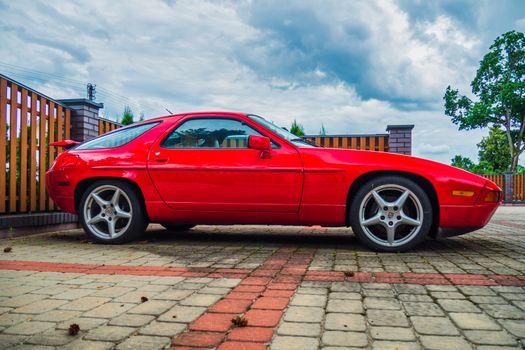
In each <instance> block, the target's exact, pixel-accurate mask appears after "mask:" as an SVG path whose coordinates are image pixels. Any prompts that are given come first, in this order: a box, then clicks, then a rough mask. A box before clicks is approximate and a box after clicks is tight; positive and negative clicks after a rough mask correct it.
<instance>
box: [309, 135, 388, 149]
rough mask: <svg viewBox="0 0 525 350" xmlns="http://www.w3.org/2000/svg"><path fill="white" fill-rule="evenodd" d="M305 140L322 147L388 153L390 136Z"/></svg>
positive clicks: (324, 137)
mask: <svg viewBox="0 0 525 350" xmlns="http://www.w3.org/2000/svg"><path fill="white" fill-rule="evenodd" d="M303 138H304V139H305V140H308V141H310V142H313V143H315V144H316V145H317V146H321V147H333V148H347V149H359V150H368V151H379V152H388V135H386V134H385V135H327V136H320V135H306V136H303Z"/></svg>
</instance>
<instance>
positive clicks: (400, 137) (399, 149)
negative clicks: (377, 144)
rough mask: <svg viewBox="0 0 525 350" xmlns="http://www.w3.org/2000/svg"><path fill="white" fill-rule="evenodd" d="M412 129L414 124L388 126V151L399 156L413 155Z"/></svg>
mask: <svg viewBox="0 0 525 350" xmlns="http://www.w3.org/2000/svg"><path fill="white" fill-rule="evenodd" d="M412 129H414V124H408V125H387V127H386V131H388V151H389V152H392V153H399V154H406V155H411V154H412Z"/></svg>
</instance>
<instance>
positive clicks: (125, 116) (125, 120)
mask: <svg viewBox="0 0 525 350" xmlns="http://www.w3.org/2000/svg"><path fill="white" fill-rule="evenodd" d="M120 123H121V124H122V125H129V124H133V123H134V120H133V111H132V110H131V108H130V107H129V106H126V107H124V113H122V119H121V120H120Z"/></svg>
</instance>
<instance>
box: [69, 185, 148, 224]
mask: <svg viewBox="0 0 525 350" xmlns="http://www.w3.org/2000/svg"><path fill="white" fill-rule="evenodd" d="M99 180H118V181H122V182H125V183H127V184H129V185H130V186H131V187H132V188H133V190H134V191H135V193H136V194H137V195H138V196H139V198H140V200H141V204H142V209H143V210H144V215H145V216H146V218H147V219H148V220H149V216H148V211H147V210H146V203H145V200H144V194H143V193H142V190H141V189H140V187H139V185H138V184H137V183H136V182H135V181H133V180H130V179H125V178H121V177H116V176H97V177H89V178H86V179H83V180H82V181H80V182H79V183H78V184H77V185H76V187H75V194H74V201H75V210H76V211H77V213H78V212H79V207H80V201H81V200H82V195H83V194H84V192H85V191H86V190H87V189H88V188H89V186H91V185H92V184H94V183H95V182H97V181H99Z"/></svg>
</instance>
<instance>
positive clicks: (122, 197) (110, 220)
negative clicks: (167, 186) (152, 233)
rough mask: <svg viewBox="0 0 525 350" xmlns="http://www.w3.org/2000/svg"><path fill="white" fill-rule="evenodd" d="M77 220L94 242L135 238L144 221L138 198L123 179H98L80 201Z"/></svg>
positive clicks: (140, 230) (110, 241)
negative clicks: (78, 219)
mask: <svg viewBox="0 0 525 350" xmlns="http://www.w3.org/2000/svg"><path fill="white" fill-rule="evenodd" d="M79 217H80V223H81V224H82V227H83V228H84V231H85V232H86V233H87V234H88V235H89V236H90V237H91V239H93V241H95V242H98V243H107V244H119V243H125V242H130V241H132V240H135V239H137V238H139V237H140V236H141V235H142V234H143V233H144V231H145V229H146V227H147V225H148V222H147V220H146V217H145V214H144V209H143V206H142V200H141V198H140V197H139V196H138V195H137V193H136V192H135V189H134V188H133V187H132V186H131V185H130V184H128V183H127V182H125V181H119V180H99V181H97V182H95V183H94V184H92V185H91V186H89V188H88V189H87V190H86V192H85V193H84V195H83V196H82V199H81V201H80V210H79Z"/></svg>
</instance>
